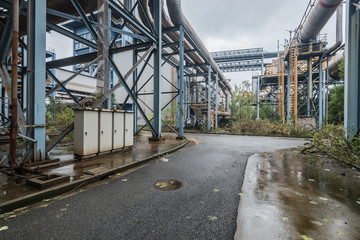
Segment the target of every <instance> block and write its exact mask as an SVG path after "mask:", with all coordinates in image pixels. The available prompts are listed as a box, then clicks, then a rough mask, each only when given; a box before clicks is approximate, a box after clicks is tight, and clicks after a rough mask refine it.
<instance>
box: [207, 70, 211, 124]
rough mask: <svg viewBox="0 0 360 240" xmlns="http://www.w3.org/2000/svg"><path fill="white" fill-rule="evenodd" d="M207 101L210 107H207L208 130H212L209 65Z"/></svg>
mask: <svg viewBox="0 0 360 240" xmlns="http://www.w3.org/2000/svg"><path fill="white" fill-rule="evenodd" d="M207 87H208V88H207V89H208V91H207V98H208V99H207V100H208V103H207V105H208V107H207V109H208V110H207V117H208V119H207V120H208V121H207V122H208V125H207V128H208V130H211V65H209V72H208V81H207Z"/></svg>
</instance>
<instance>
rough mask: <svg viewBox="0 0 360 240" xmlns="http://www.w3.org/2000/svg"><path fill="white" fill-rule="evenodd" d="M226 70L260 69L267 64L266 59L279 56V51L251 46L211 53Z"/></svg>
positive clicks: (221, 67)
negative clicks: (269, 50) (268, 50)
mask: <svg viewBox="0 0 360 240" xmlns="http://www.w3.org/2000/svg"><path fill="white" fill-rule="evenodd" d="M211 55H212V56H213V58H214V60H215V61H216V62H217V63H218V64H219V67H220V69H221V70H222V71H224V72H243V71H260V70H262V69H263V68H264V66H265V65H266V64H265V63H264V60H265V59H271V58H277V56H278V53H277V52H267V51H265V50H264V49H263V48H249V49H239V50H232V51H221V52H213V53H211Z"/></svg>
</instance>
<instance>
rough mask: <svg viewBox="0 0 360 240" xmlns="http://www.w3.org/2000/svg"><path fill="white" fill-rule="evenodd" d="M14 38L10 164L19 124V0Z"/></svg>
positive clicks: (14, 8) (15, 8)
mask: <svg viewBox="0 0 360 240" xmlns="http://www.w3.org/2000/svg"><path fill="white" fill-rule="evenodd" d="M12 3H13V4H12V13H13V16H12V17H13V19H12V20H13V36H12V66H11V79H12V80H11V107H10V108H11V125H10V152H9V164H10V165H13V164H15V162H16V137H17V131H18V124H17V90H18V59H19V11H20V5H19V0H13V2H12Z"/></svg>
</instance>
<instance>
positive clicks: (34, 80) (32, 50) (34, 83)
mask: <svg viewBox="0 0 360 240" xmlns="http://www.w3.org/2000/svg"><path fill="white" fill-rule="evenodd" d="M28 9H29V11H30V12H31V13H33V14H31V15H30V16H29V22H30V29H29V31H30V35H29V37H28V41H29V42H28V51H29V52H28V54H29V59H30V62H29V66H28V72H29V73H30V74H29V75H30V79H29V84H28V87H29V99H30V104H29V108H30V109H28V112H27V117H28V118H29V124H30V125H34V126H38V127H35V128H31V129H30V138H32V139H35V140H36V141H37V144H36V147H37V149H34V145H31V151H30V158H33V157H34V156H37V158H38V159H34V160H44V159H45V127H44V126H45V111H46V108H45V81H44V79H45V78H46V73H45V69H46V68H45V63H46V51H45V49H46V21H45V19H46V1H37V0H29V1H28Z"/></svg>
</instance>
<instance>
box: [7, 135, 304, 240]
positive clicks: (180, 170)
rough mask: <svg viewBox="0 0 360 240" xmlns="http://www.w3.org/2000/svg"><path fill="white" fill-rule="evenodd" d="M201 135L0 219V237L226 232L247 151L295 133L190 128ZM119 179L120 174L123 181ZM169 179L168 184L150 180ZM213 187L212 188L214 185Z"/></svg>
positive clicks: (232, 222)
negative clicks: (174, 184)
mask: <svg viewBox="0 0 360 240" xmlns="http://www.w3.org/2000/svg"><path fill="white" fill-rule="evenodd" d="M189 136H190V137H196V138H198V139H200V141H201V143H200V144H198V145H197V146H194V147H192V148H188V149H185V150H181V151H179V152H177V153H175V154H173V155H171V156H168V157H167V158H168V159H169V161H168V162H162V161H157V162H154V163H152V164H150V165H148V166H146V167H144V168H141V169H139V170H137V171H135V172H132V173H130V174H128V175H126V176H124V177H122V178H118V179H115V180H113V181H111V182H109V183H108V184H103V185H100V186H97V187H94V188H91V189H89V190H86V191H84V192H81V193H78V194H75V195H72V196H69V197H67V198H65V199H61V200H57V201H54V202H51V203H49V205H48V207H46V208H38V209H33V210H31V211H29V212H28V213H25V214H23V215H20V216H18V217H16V218H12V219H9V220H7V221H1V222H0V227H1V226H5V225H6V226H8V227H9V229H8V230H5V231H1V232H0V239H32V240H33V239H221V240H223V239H233V237H234V234H235V231H236V217H237V209H238V205H239V200H240V196H239V192H241V186H242V182H243V177H244V173H245V169H246V163H247V159H248V158H249V157H250V156H251V155H253V154H254V153H259V152H268V151H273V150H277V149H285V148H292V147H297V146H301V145H302V144H303V142H304V140H302V139H288V138H269V137H246V136H221V135H189ZM124 179H126V180H127V181H124ZM162 179H176V180H178V181H180V182H182V184H183V186H182V187H181V188H180V189H178V190H175V191H159V190H157V189H155V188H154V184H155V183H156V182H157V180H162ZM214 190H215V191H214Z"/></svg>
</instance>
